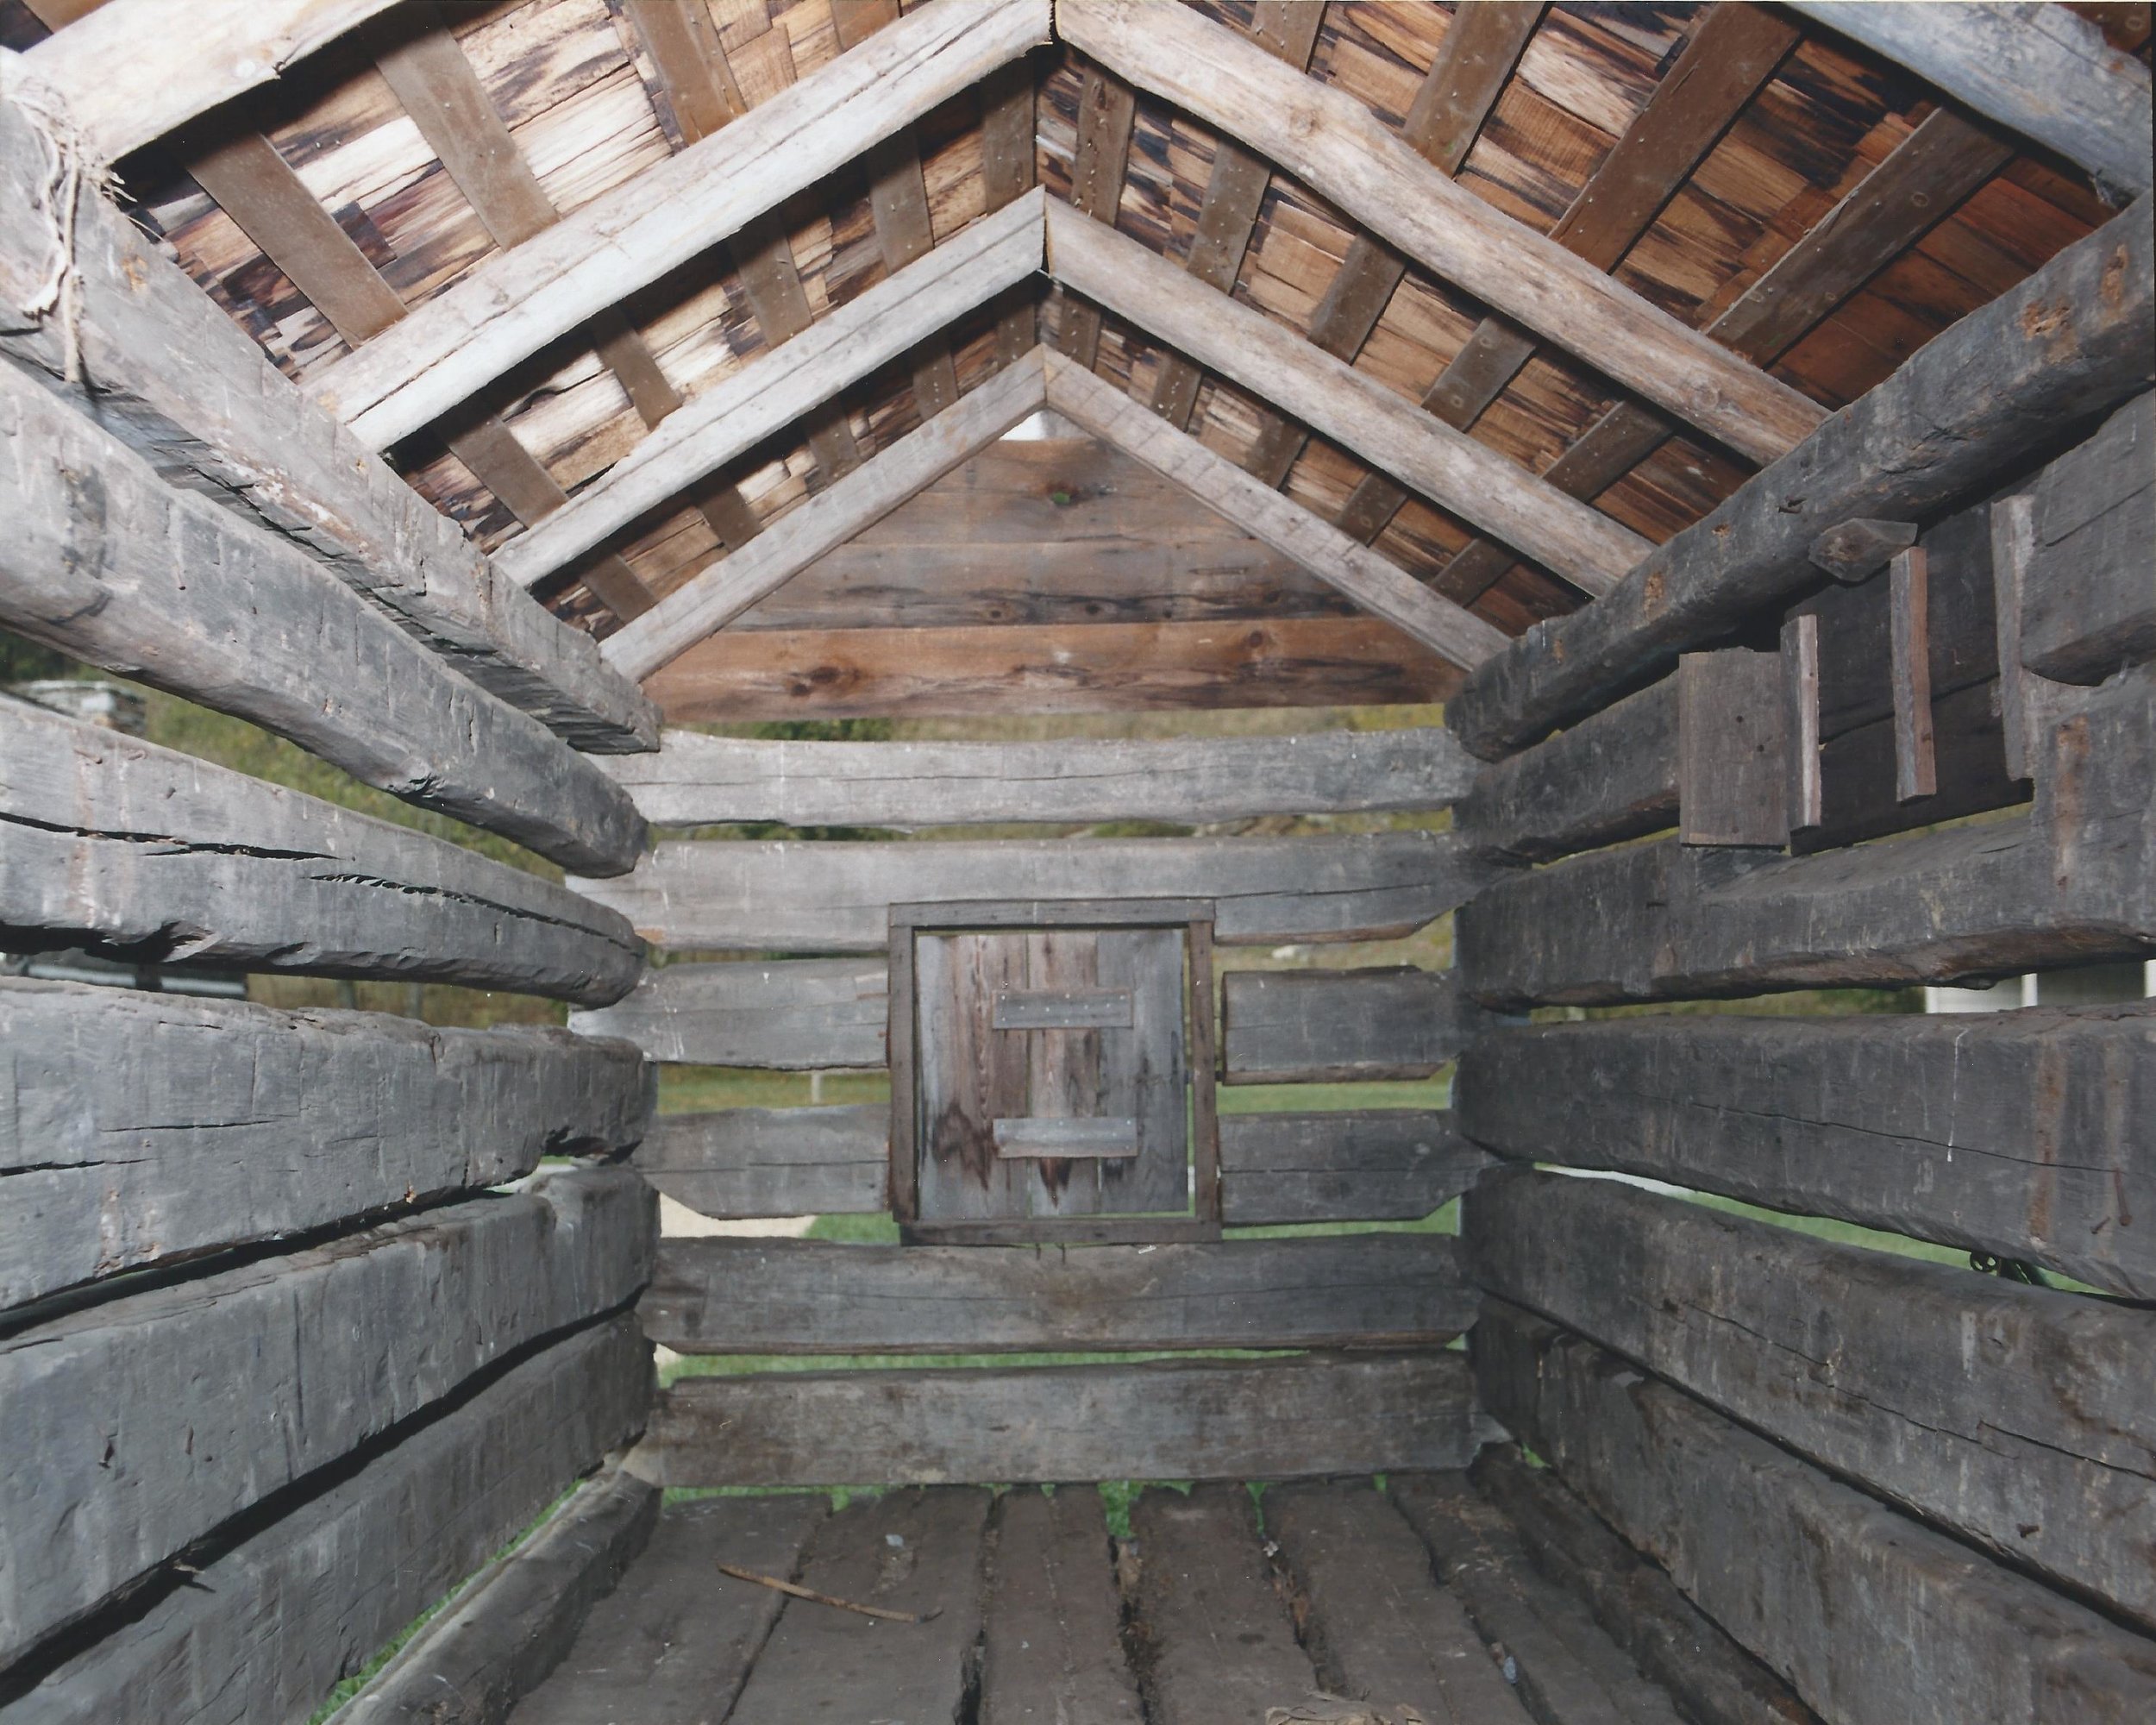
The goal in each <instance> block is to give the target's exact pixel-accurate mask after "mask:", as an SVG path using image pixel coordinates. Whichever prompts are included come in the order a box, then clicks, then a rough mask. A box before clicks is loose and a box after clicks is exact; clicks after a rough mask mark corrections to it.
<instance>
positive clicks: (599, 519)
mask: <svg viewBox="0 0 2156 1725" xmlns="http://www.w3.org/2000/svg"><path fill="white" fill-rule="evenodd" d="M1046 197H1047V194H1046V193H1044V192H1043V191H1039V190H1038V189H1036V190H1034V191H1030V192H1028V193H1027V194H1026V195H1025V197H1024V198H1020V199H1019V200H1018V202H1017V203H1015V204H1006V205H1005V206H1004V207H1003V208H1002V209H1001V210H998V211H997V212H996V213H995V214H994V215H993V216H986V217H983V218H982V219H981V221H978V222H976V223H974V224H973V225H972V226H971V227H969V228H968V229H965V230H964V231H963V232H962V233H959V234H956V235H953V236H952V237H951V238H950V239H948V240H946V241H945V242H943V244H942V245H940V246H938V247H937V248H935V249H934V250H932V251H931V252H930V253H928V254H927V255H926V256H924V257H923V258H922V259H921V260H919V261H918V263H912V264H908V265H907V266H906V267H905V268H904V269H902V270H900V271H899V273H897V274H895V275H893V276H891V277H889V278H888V279H886V280H884V281H881V282H879V283H877V285H875V286H874V287H872V288H870V289H869V290H868V292H866V293H864V294H862V296H861V297H860V298H857V299H854V300H849V302H848V303H847V304H844V305H842V306H840V307H839V308H838V309H837V311H833V312H831V313H830V315H829V316H828V317H824V318H822V319H820V320H819V321H818V322H817V323H812V324H811V325H810V326H809V327H808V329H806V330H805V331H803V332H802V334H800V335H799V336H796V337H795V338H794V339H793V341H791V342H787V343H785V344H784V345H783V346H781V347H777V348H767V349H766V350H765V351H764V352H762V353H761V354H757V355H756V356H755V358H754V359H752V360H750V361H749V363H748V364H747V365H745V366H743V367H741V369H740V370H738V371H736V372H735V373H733V374H732V375H731V376H730V377H727V378H725V379H723V380H721V381H719V382H718V383H716V384H714V385H712V386H711V387H710V388H708V389H705V390H704V391H702V392H699V394H698V395H697V397H696V398H695V399H694V400H693V401H691V402H690V403H689V404H688V405H686V407H684V408H683V409H682V410H681V411H680V413H678V414H676V415H674V417H672V418H670V419H668V420H667V423H665V424H664V425H662V426H661V427H660V428H659V429H658V430H655V431H654V432H653V433H652V434H651V436H649V437H647V438H645V439H644V440H643V441H642V442H640V443H638V444H637V445H636V448H635V449H631V450H630V452H629V454H628V455H625V456H624V457H623V458H622V459H621V460H620V461H617V463H615V465H614V466H613V467H612V468H611V469H610V470H609V471H608V472H607V474H605V477H604V478H602V479H600V480H597V481H595V482H594V483H593V484H592V485H591V486H587V487H586V489H585V490H583V491H582V492H579V493H578V494H577V496H576V498H575V499H574V500H573V502H571V503H570V504H569V505H568V507H567V508H566V509H563V510H561V511H560V512H558V513H557V514H555V515H553V516H550V517H548V519H547V520H546V521H545V522H543V523H542V524H540V525H538V526H536V527H535V528H533V529H532V530H531V531H530V532H529V533H526V534H524V535H523V536H522V537H521V538H518V539H516V540H512V541H511V543H509V544H507V545H505V546H504V547H503V548H502V549H501V550H500V551H499V552H498V554H497V555H496V557H495V561H496V563H497V564H498V566H499V567H500V568H501V569H502V570H503V571H504V572H505V574H508V575H509V576H510V577H511V579H512V580H515V581H517V583H518V584H519V585H521V586H527V587H528V586H534V585H535V584H536V583H537V582H539V581H541V580H544V579H545V578H546V577H547V576H548V575H549V574H553V573H554V572H555V570H556V569H560V568H564V567H566V566H567V564H568V563H569V562H571V561H573V560H574V559H575V558H577V557H579V556H580V555H583V554H584V553H585V552H586V551H588V550H590V549H592V547H593V546H595V545H598V544H599V543H602V542H603V541H605V539H606V538H607V537H608V536H610V535H611V534H614V533H617V532H618V531H620V530H622V529H623V528H624V527H627V526H628V525H629V524H630V523H631V522H634V521H636V520H637V519H639V518H641V517H643V516H645V515H648V514H649V513H650V512H651V511H653V510H655V509H658V508H660V507H661V506H662V505H665V504H667V503H668V502H670V501H671V500H673V499H675V498H677V497H679V496H680V494H681V493H682V492H685V491H686V490H687V489H688V488H689V487H690V486H693V485H695V483H696V482H697V481H698V480H701V479H703V478H704V477H705V475H706V474H712V473H716V472H717V471H718V469H719V468H721V467H724V466H725V464H726V463H727V462H729V461H732V460H733V459H734V458H735V457H736V456H737V455H743V454H744V453H745V452H746V451H748V450H749V449H754V448H755V446H756V445H757V444H759V443H761V442H763V441H764V439H766V438H767V437H768V436H771V435H772V434H773V433H774V432H776V431H779V430H783V429H784V428H785V427H787V426H788V425H790V424H792V423H794V422H795V421H796V420H799V419H802V418H805V417H807V416H809V415H811V414H812V413H813V412H814V411H815V410H816V409H817V408H818V407H819V406H821V405H824V403H825V402H827V401H830V400H832V399H834V398H837V396H838V394H839V393H840V392H841V391H843V390H844V389H845V388H846V387H847V386H849V385H850V384H852V383H855V382H856V381H857V380H860V379H862V378H864V377H866V376H868V373H871V372H873V371H874V370H876V369H877V368H878V367H881V366H884V365H887V364H888V363H889V362H890V361H893V360H894V359H897V358H898V357H899V355H900V354H905V353H906V352H907V351H908V350H909V349H911V348H915V347H917V346H918V344H920V343H922V342H926V341H928V340H930V339H931V337H933V336H936V335H937V334H938V333H939V332H940V331H942V330H943V329H947V328H948V327H949V326H950V324H951V323H953V322H954V321H956V319H957V318H959V317H963V316H964V315H965V314H966V313H967V312H968V311H972V310H974V308H975V307H976V306H979V305H981V304H986V303H987V301H988V300H990V299H992V298H994V297H995V296H996V295H997V294H999V293H1000V292H1002V291H1003V290H1004V289H1006V288H1007V287H1010V286H1012V285H1014V284H1016V283H1018V282H1021V281H1023V280H1025V279H1026V278H1027V277H1028V276H1030V275H1031V274H1033V273H1035V272H1036V271H1037V270H1038V269H1039V268H1040V267H1041V256H1042V223H1043V219H1044V204H1045V201H1046Z"/></svg>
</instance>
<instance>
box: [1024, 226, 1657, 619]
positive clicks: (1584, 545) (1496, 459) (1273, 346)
mask: <svg viewBox="0 0 2156 1725" xmlns="http://www.w3.org/2000/svg"><path fill="white" fill-rule="evenodd" d="M1048 253H1049V271H1050V274H1052V275H1053V276H1054V277H1055V278H1056V279H1057V280H1058V281H1060V282H1062V283H1063V284H1064V285H1066V286H1067V287H1069V288H1071V289H1073V290H1074V291H1075V292H1080V293H1082V294H1084V295H1086V296H1087V298H1092V299H1095V300H1098V301H1099V302H1100V304H1103V305H1105V306H1106V307H1107V308H1108V309H1109V310H1110V311H1114V312H1116V313H1117V314H1118V315H1119V316H1120V317H1125V318H1128V319H1129V320H1130V321H1131V323H1136V324H1137V325H1138V327H1139V328H1141V329H1144V330H1145V331H1146V332H1147V333H1148V334H1150V335H1153V336H1157V337H1159V338H1160V339H1161V340H1163V341H1164V342H1168V343H1169V344H1170V345H1171V346H1173V347H1175V348H1177V349H1178V350H1180V351H1181V352H1182V353H1186V354H1190V355H1191V356H1192V357H1193V358H1194V359H1197V360H1199V361H1202V362H1203V363H1204V364H1205V365H1206V366H1208V367H1212V368H1213V370H1214V371H1217V372H1219V373H1221V374H1222V375H1223V376H1225V377H1228V378H1231V379H1232V380H1234V381H1235V382H1237V383H1238V384H1240V385H1242V386H1243V387H1244V388H1245V389H1247V390H1250V391H1251V392H1253V393H1255V394H1257V395H1258V396H1259V397H1260V398H1263V399H1264V400H1266V401H1269V402H1270V403H1271V404H1272V405H1274V406H1275V407H1277V408H1279V409H1281V410H1282V411H1284V412H1287V413H1291V414H1293V415H1294V417H1296V418H1298V419H1300V420H1301V421H1302V422H1303V423H1305V424H1307V425H1309V426H1311V427H1313V429H1315V430H1319V431H1321V432H1323V433H1324V434H1325V435H1326V436H1328V437H1331V438H1332V439H1333V440H1334V441H1335V442H1338V443H1340V444H1341V445H1343V446H1344V447H1345V448H1347V449H1351V450H1353V451H1354V452H1355V453H1356V454H1357V455H1360V456H1362V457H1363V459H1364V460H1365V461H1371V462H1374V463H1377V464H1379V465H1381V466H1382V467H1385V468H1386V470H1387V471H1388V472H1392V473H1395V474H1398V475H1399V476H1400V477H1401V479H1403V480H1407V481H1408V482H1409V483H1411V484H1413V486H1414V487H1415V489H1416V490H1417V491H1419V492H1421V493H1422V494H1423V495H1424V496H1426V497H1427V498H1429V499H1431V501H1432V502H1433V503H1436V504H1437V505H1439V506H1440V507H1441V508H1444V509H1445V510H1448V511H1451V512H1452V513H1454V514H1456V515H1458V516H1460V517H1463V518H1464V519H1466V520H1468V521H1470V522H1471V523H1473V524H1475V525H1476V526H1477V527H1481V528H1483V529H1485V530H1488V531H1489V532H1491V533H1493V534H1495V535H1497V536H1499V537H1501V538H1502V539H1504V540H1505V542H1506V543H1507V544H1510V545H1514V546H1515V547H1517V548H1518V549H1520V551H1522V552H1524V553H1525V554H1526V555H1528V556H1530V557H1532V558H1533V559H1534V560H1535V561H1537V562H1539V563H1541V564H1544V565H1545V566H1546V567H1547V568H1550V569H1551V570H1553V571H1554V572H1556V573H1557V574H1560V575H1563V576H1564V578H1565V579H1566V580H1570V581H1573V582H1575V583H1576V584H1577V585H1578V586H1582V587H1584V588H1585V589H1586V590H1587V591H1589V592H1590V593H1601V592H1603V591H1605V590H1607V589H1608V588H1609V587H1611V586H1614V585H1615V584H1616V583H1617V581H1618V580H1620V579H1621V578H1622V577H1623V575H1624V574H1625V572H1626V570H1628V569H1630V568H1632V567H1633V565H1634V564H1635V563H1637V562H1638V561H1639V559H1640V558H1642V557H1643V556H1645V555H1646V554H1647V553H1648V552H1649V551H1651V550H1652V549H1654V548H1653V546H1652V544H1651V543H1650V542H1649V541H1647V540H1645V539H1643V538H1641V537H1640V536H1639V535H1638V534H1636V533H1633V532H1632V531H1631V530H1629V529H1627V528H1623V527H1620V526H1619V525H1618V524H1616V523H1615V522H1614V521H1612V520H1610V519H1609V518H1608V517H1607V516H1604V515H1600V514H1597V513H1596V512H1595V511H1594V510H1592V509H1589V507H1587V505H1584V504H1582V503H1579V502H1577V501H1576V500H1575V499H1571V498H1569V497H1566V496H1564V494H1563V493H1562V492H1558V491H1557V490H1556V488H1555V487H1553V486H1549V485H1546V484H1545V483H1544V482H1543V481H1542V480H1539V479H1537V478H1536V477H1535V476H1534V475H1533V474H1529V473H1527V472H1526V471H1525V470H1524V469H1522V468H1521V467H1519V466H1518V465H1517V464H1515V463H1514V462H1512V461H1507V460H1506V458H1505V457H1504V456H1502V455H1499V454H1498V453H1497V452H1496V451H1495V449H1490V448H1489V446H1488V445H1487V444H1483V443H1478V442H1476V441H1475V440H1474V439H1472V438H1470V437H1468V436H1463V434H1461V433H1460V432H1457V431H1455V430H1452V429H1451V427H1450V426H1447V425H1445V424H1443V423H1439V422H1438V421H1435V420H1433V419H1432V418H1431V417H1429V416H1428V415H1426V414H1425V413H1423V412H1421V411H1420V410H1419V409H1417V408H1416V407H1415V406H1414V405H1413V404H1412V403H1411V402H1408V401H1407V400H1404V399H1403V398H1401V396H1399V395H1398V394H1396V393H1395V392H1393V391H1392V390H1390V389H1388V388H1387V387H1386V386H1384V385H1383V384H1382V383H1379V382H1378V381H1376V380H1375V379H1373V378H1370V377H1368V376H1366V375H1365V374H1363V373H1361V372H1358V371H1357V370H1356V369H1355V368H1354V367H1351V366H1350V365H1348V364H1346V363H1345V362H1344V361H1340V360H1336V359H1334V358H1333V357H1332V354H1327V353H1326V352H1324V351H1322V350H1321V349H1319V348H1314V347H1313V346H1312V345H1311V344H1310V343H1309V342H1306V341H1304V340H1303V339H1302V338H1301V337H1300V336H1297V335H1296V334H1295V333H1294V331H1293V330H1291V329H1285V328H1283V327H1282V325H1280V324H1278V323H1274V322H1273V321H1272V319H1270V318H1269V317H1266V316H1265V315H1264V314H1263V312H1260V311H1253V310H1252V309H1250V307H1248V306H1245V305H1243V304H1239V303H1238V302H1237V301H1235V300H1232V299H1231V298H1228V297H1227V296H1226V295H1225V294H1222V293H1217V292H1213V290H1212V289H1211V288H1208V287H1206V286H1205V285H1203V284H1201V283H1199V282H1196V281H1194V280H1192V279H1191V278H1190V277H1189V275H1188V273H1185V272H1184V271H1182V270H1179V269H1177V268H1176V267H1175V265H1173V264H1171V263H1169V261H1168V260H1166V259H1165V258H1163V257H1161V256H1160V255H1158V254H1156V253H1154V252H1151V251H1149V250H1147V249H1146V248H1144V246H1141V245H1139V244H1138V242H1136V241H1135V240H1130V239H1125V237H1124V236H1123V235H1119V234H1117V233H1115V232H1113V231H1112V229H1108V228H1106V227H1104V226H1103V225H1102V224H1100V223H1097V222H1089V221H1087V220H1086V219H1084V218H1083V217H1081V216H1077V215H1076V214H1075V213H1074V212H1073V211H1072V210H1070V209H1069V206H1068V205H1066V204H1050V205H1049V209H1048ZM1168 429H1169V430H1173V429H1174V428H1173V427H1169V428H1168Z"/></svg>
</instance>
